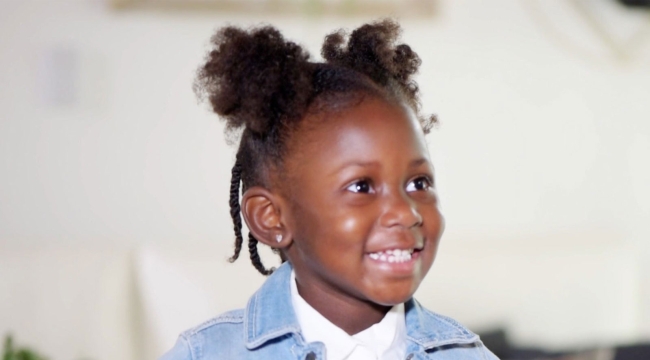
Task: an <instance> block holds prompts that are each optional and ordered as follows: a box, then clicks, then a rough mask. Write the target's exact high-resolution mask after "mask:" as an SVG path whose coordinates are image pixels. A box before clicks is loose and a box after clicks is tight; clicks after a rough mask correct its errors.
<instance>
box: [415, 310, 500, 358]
mask: <svg viewBox="0 0 650 360" xmlns="http://www.w3.org/2000/svg"><path fill="white" fill-rule="evenodd" d="M406 305H407V313H406V324H407V325H406V326H407V333H408V335H407V336H408V338H409V339H410V340H411V341H412V342H414V343H416V344H418V345H419V348H421V349H425V352H426V353H428V354H433V353H438V355H443V354H447V355H451V356H452V357H451V358H452V359H456V358H458V359H481V360H493V359H497V357H496V356H494V354H492V352H490V350H488V349H487V348H486V347H485V345H483V342H482V341H481V339H480V338H479V336H478V335H476V334H475V333H473V332H472V331H471V330H469V329H468V328H467V327H465V326H463V325H462V324H461V323H459V322H458V321H456V320H454V319H452V318H450V317H448V316H444V315H441V314H438V313H435V312H433V311H431V310H428V309H426V308H424V307H423V306H421V305H420V304H419V303H418V302H417V301H415V300H413V301H410V302H409V303H407V304H406ZM458 356H459V357H458Z"/></svg>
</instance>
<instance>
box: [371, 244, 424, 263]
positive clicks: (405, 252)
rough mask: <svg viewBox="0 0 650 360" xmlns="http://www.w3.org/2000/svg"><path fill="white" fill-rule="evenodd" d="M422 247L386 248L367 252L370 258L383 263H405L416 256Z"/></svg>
mask: <svg viewBox="0 0 650 360" xmlns="http://www.w3.org/2000/svg"><path fill="white" fill-rule="evenodd" d="M420 251H422V248H407V249H388V250H382V251H377V252H372V253H368V257H369V258H371V259H372V260H375V261H378V262H385V263H397V264H399V263H405V262H409V261H411V260H413V259H414V258H416V257H418V255H419V253H420Z"/></svg>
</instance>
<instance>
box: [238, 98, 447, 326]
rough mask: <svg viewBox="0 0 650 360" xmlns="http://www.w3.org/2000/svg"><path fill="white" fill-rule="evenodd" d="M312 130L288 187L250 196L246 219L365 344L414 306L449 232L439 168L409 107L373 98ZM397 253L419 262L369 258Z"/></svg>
mask: <svg viewBox="0 0 650 360" xmlns="http://www.w3.org/2000/svg"><path fill="white" fill-rule="evenodd" d="M303 123H304V124H306V125H305V126H303V128H302V129H298V130H297V133H295V135H296V136H293V140H291V142H290V145H289V150H290V151H288V154H287V156H286V158H285V163H284V169H283V170H284V172H283V176H282V181H281V182H279V186H274V188H275V191H269V190H266V189H262V188H259V187H257V188H253V189H250V190H249V191H247V193H246V194H244V197H243V199H242V204H243V207H242V208H243V213H244V218H245V220H246V222H247V223H248V224H249V228H251V231H253V233H254V235H255V236H256V237H257V238H258V239H260V240H261V241H263V242H265V243H267V244H269V245H271V246H273V247H276V248H277V247H279V248H281V249H282V251H283V254H284V256H285V257H286V258H287V259H288V261H290V262H291V264H292V265H293V267H294V269H295V272H296V282H297V285H298V291H299V293H300V295H301V296H302V297H303V298H304V299H305V301H307V303H309V304H310V305H311V306H312V307H313V308H314V309H316V310H317V311H318V312H319V313H321V314H322V315H323V316H325V317H326V318H327V319H328V320H330V321H331V322H332V323H333V324H335V325H337V326H338V327H340V328H341V329H343V330H344V331H346V332H347V333H348V334H356V333H358V332H360V331H362V330H364V329H367V328H368V327H370V326H372V325H373V324H376V323H378V322H379V321H381V319H382V318H383V317H384V315H385V314H386V312H387V311H388V310H389V309H390V308H391V307H392V306H393V305H396V304H400V303H403V302H404V301H407V300H408V299H410V298H411V297H412V296H413V294H414V293H415V291H416V290H417V288H418V286H419V285H420V283H421V282H422V279H423V278H424V276H425V275H426V274H427V272H428V271H429V269H430V268H431V265H432V264H433V261H434V258H435V255H436V252H437V249H438V243H439V240H440V236H441V235H442V232H443V229H444V220H443V217H442V215H441V213H440V210H439V207H438V198H437V194H436V192H435V188H434V183H433V166H432V164H431V161H430V158H429V152H428V150H427V146H426V142H425V140H424V134H423V132H422V130H421V127H420V125H419V123H418V122H417V120H416V119H415V117H414V116H413V113H412V112H411V111H410V110H408V109H407V108H406V107H404V106H402V105H401V104H395V103H393V102H388V101H385V100H381V99H377V98H369V99H366V100H364V101H362V102H361V103H360V104H358V105H355V106H354V107H352V108H349V109H346V110H344V111H341V112H339V113H337V114H325V115H320V116H314V117H312V118H310V117H308V118H306V119H305V120H304V121H303ZM277 234H280V235H282V236H283V240H282V241H281V242H280V243H277V242H276V240H275V236H276V235H277ZM388 249H415V252H414V254H413V258H412V259H411V260H410V261H408V262H405V263H399V264H396V263H388V262H382V261H377V260H376V259H372V258H371V257H370V256H369V254H370V253H377V252H379V251H385V250H388Z"/></svg>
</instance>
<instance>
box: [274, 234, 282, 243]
mask: <svg viewBox="0 0 650 360" xmlns="http://www.w3.org/2000/svg"><path fill="white" fill-rule="evenodd" d="M275 241H277V242H281V241H282V234H276V235H275Z"/></svg>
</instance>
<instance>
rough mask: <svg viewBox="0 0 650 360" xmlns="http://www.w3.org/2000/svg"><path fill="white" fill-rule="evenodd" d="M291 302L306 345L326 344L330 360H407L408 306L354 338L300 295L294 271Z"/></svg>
mask: <svg viewBox="0 0 650 360" xmlns="http://www.w3.org/2000/svg"><path fill="white" fill-rule="evenodd" d="M291 302H292V305H293V308H294V311H295V313H296V317H297V318H298V323H299V324H300V328H301V330H302V335H303V337H304V339H305V341H306V342H308V343H311V342H315V341H320V342H322V343H323V344H325V348H326V351H327V359H328V360H353V359H354V360H356V359H381V360H389V359H390V360H392V359H404V358H405V356H406V324H405V319H404V304H399V305H395V306H393V307H392V308H391V309H390V311H389V312H388V313H387V314H386V316H384V318H383V319H382V320H381V321H380V322H379V323H377V324H374V325H372V326H371V327H369V328H368V329H366V330H363V331H361V332H360V333H357V334H354V335H352V336H350V335H348V334H347V333H346V332H345V331H343V330H342V329H341V328H339V327H338V326H336V325H334V324H332V323H331V322H330V321H329V320H327V319H326V318H325V317H324V316H323V315H321V314H320V313H319V312H318V311H316V310H315V309H314V308H313V307H311V305H309V304H308V303H307V302H306V301H305V300H304V299H303V298H302V296H300V294H298V287H297V285H296V277H295V273H294V272H293V271H292V272H291Z"/></svg>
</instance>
